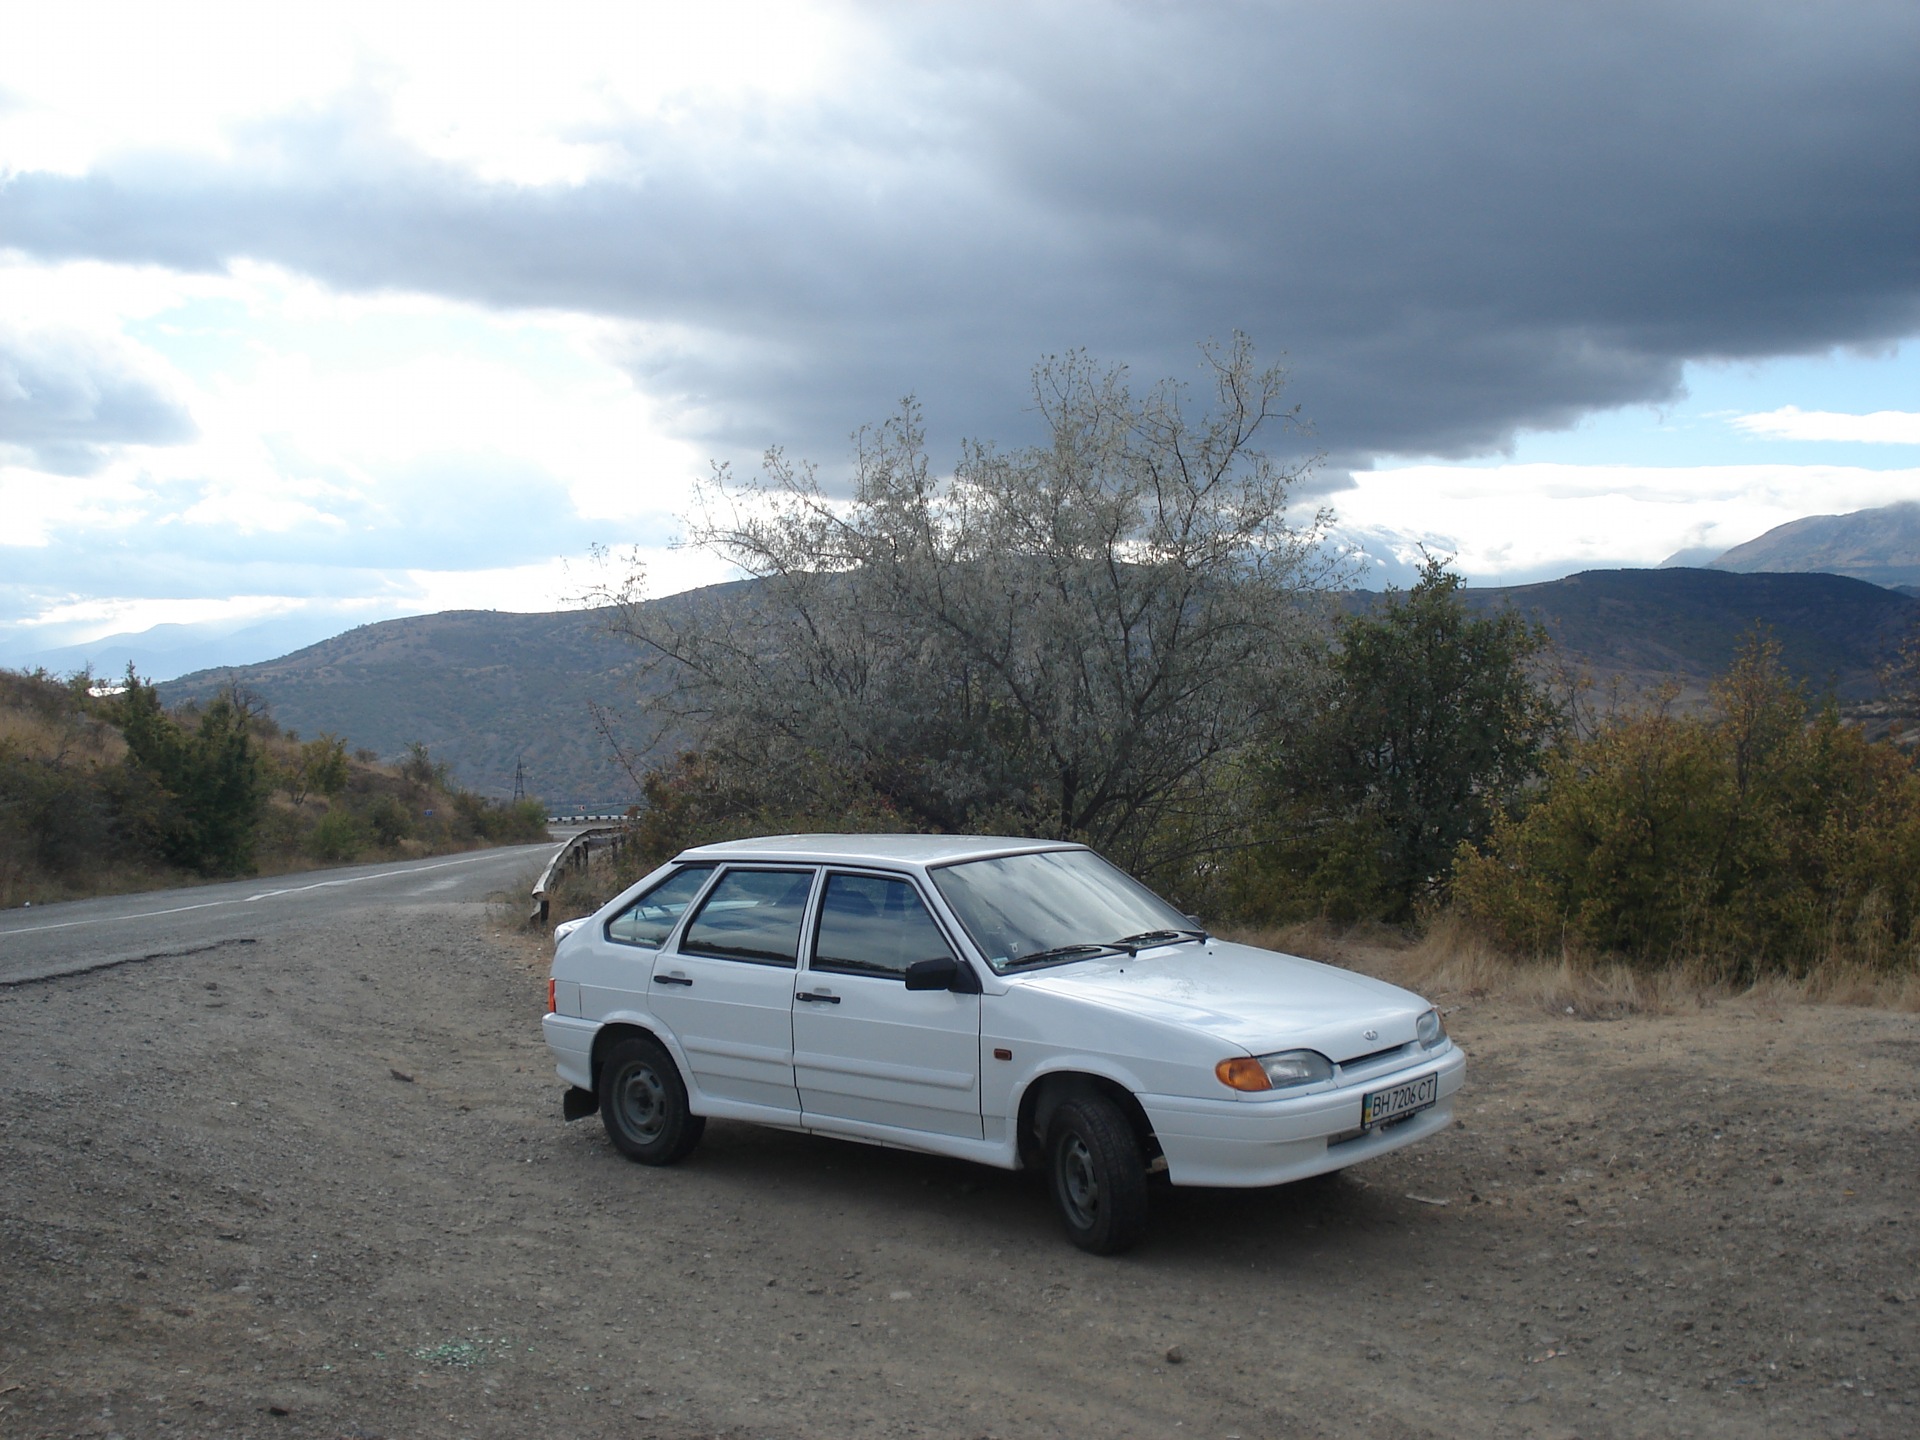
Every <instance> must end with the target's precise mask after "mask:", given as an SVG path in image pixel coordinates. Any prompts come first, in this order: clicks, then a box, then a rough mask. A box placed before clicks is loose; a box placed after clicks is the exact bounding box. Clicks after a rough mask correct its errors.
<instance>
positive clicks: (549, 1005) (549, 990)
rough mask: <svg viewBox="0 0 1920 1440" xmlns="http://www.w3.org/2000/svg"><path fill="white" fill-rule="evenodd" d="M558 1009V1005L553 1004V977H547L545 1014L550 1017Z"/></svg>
mask: <svg viewBox="0 0 1920 1440" xmlns="http://www.w3.org/2000/svg"><path fill="white" fill-rule="evenodd" d="M559 1008H560V1007H559V1006H558V1005H556V1004H554V1003H553V977H552V976H551V975H549V976H548V977H547V1013H548V1014H549V1015H551V1014H553V1013H554V1012H555V1011H556V1010H558V1009H559Z"/></svg>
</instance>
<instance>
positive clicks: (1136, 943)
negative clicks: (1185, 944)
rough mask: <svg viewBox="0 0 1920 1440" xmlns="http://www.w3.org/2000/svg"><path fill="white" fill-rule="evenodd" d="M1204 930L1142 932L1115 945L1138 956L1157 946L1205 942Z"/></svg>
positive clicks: (1122, 939) (1205, 933)
mask: <svg viewBox="0 0 1920 1440" xmlns="http://www.w3.org/2000/svg"><path fill="white" fill-rule="evenodd" d="M1206 938H1207V932H1206V931H1204V930H1142V931H1141V932H1140V933H1139V934H1138V935H1126V936H1123V937H1121V938H1120V939H1118V940H1116V941H1114V942H1113V943H1114V944H1115V945H1116V946H1117V947H1119V948H1120V949H1122V950H1125V951H1126V952H1127V953H1128V954H1129V955H1138V954H1139V953H1140V952H1141V951H1142V950H1150V949H1152V948H1153V947H1154V946H1156V945H1172V944H1174V943H1175V942H1177V941H1180V940H1205V939H1206Z"/></svg>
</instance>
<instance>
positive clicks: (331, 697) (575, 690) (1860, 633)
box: [160, 569, 1920, 809]
mask: <svg viewBox="0 0 1920 1440" xmlns="http://www.w3.org/2000/svg"><path fill="white" fill-rule="evenodd" d="M728 588H732V587H720V586H716V587H711V588H710V589H708V590H705V591H696V592H692V593H690V594H688V595H683V596H669V597H667V598H665V599H663V600H658V601H654V602H652V603H653V604H657V605H674V606H680V605H689V604H694V603H698V602H699V599H700V597H702V596H712V595H717V594H719V593H720V592H721V591H723V590H725V589H728ZM1465 594H1466V598H1467V601H1468V603H1469V604H1471V605H1473V606H1474V607H1476V608H1478V609H1483V610H1484V609H1492V608H1495V607H1498V606H1507V605H1510V606H1515V607H1518V608H1520V609H1522V610H1525V611H1527V612H1529V613H1531V614H1533V615H1535V616H1537V617H1538V618H1539V620H1540V621H1541V623H1542V624H1544V625H1545V626H1546V627H1547V629H1548V630H1549V631H1550V632H1551V633H1552V634H1553V636H1554V639H1555V641H1556V643H1557V644H1558V646H1559V648H1560V651H1561V653H1562V655H1563V656H1564V657H1565V658H1566V659H1567V660H1569V661H1570V662H1572V663H1573V664H1575V665H1576V666H1580V667H1583V668H1585V669H1587V670H1588V671H1590V672H1591V673H1592V674H1593V675H1594V676H1595V678H1596V679H1597V680H1599V681H1600V682H1601V683H1602V684H1603V685H1604V684H1606V683H1608V682H1612V681H1618V682H1619V683H1620V684H1622V685H1623V686H1625V687H1626V688H1627V689H1628V690H1630V691H1644V690H1646V689H1648V688H1651V687H1652V686H1654V685H1656V684H1658V683H1660V682H1661V681H1662V680H1665V679H1668V678H1671V679H1674V680H1677V681H1678V682H1679V683H1680V686H1681V691H1682V700H1683V701H1689V700H1698V699H1699V698H1700V697H1701V696H1703V695H1704V694H1705V691H1706V686H1707V685H1708V683H1709V682H1710V681H1711V680H1712V679H1713V678H1714V677H1715V676H1717V675H1719V674H1720V673H1722V672H1723V671H1724V670H1725V669H1726V667H1727V664H1728V662H1729V661H1730V660H1731V659H1732V658H1733V654H1734V651H1735V649H1736V648H1737V647H1738V645H1739V643H1740V641H1741V639H1742V637H1743V636H1745V635H1746V634H1747V633H1748V632H1749V631H1750V630H1751V629H1752V628H1753V627H1754V626H1755V625H1756V624H1759V625H1764V626H1766V627H1767V628H1768V629H1769V630H1771V631H1772V632H1773V634H1774V635H1775V636H1777V637H1778V638H1779V640H1780V642H1781V645H1782V649H1783V653H1784V659H1785V662H1786V664H1787V666H1788V667H1789V668H1790V669H1791V670H1792V671H1793V672H1794V673H1795V674H1796V675H1798V676H1799V677H1801V678H1802V679H1804V680H1806V681H1807V682H1808V683H1809V684H1810V685H1812V686H1813V687H1814V688H1815V689H1816V690H1823V691H1824V690H1827V689H1831V690H1833V691H1834V692H1835V693H1836V694H1838V695H1839V696H1840V697H1841V698H1842V699H1843V700H1864V699H1868V698H1871V697H1872V696H1873V695H1875V694H1876V693H1877V690H1878V680H1877V674H1876V672H1877V668H1878V667H1879V666H1880V665H1881V664H1882V663H1884V662H1885V661H1886V660H1887V659H1888V658H1890V657H1891V655H1892V653H1893V650H1894V647H1895V645H1896V644H1897V643H1898V640H1899V639H1900V637H1902V636H1903V635H1905V634H1907V633H1908V632H1909V631H1910V629H1911V628H1912V627H1913V626H1914V625H1915V623H1916V621H1917V620H1920V600H1915V599H1914V598H1912V597H1911V596H1907V595H1903V594H1897V593H1895V592H1894V591H1892V590H1887V589H1882V588H1880V587H1879V586H1875V585H1869V584H1866V583H1864V582H1862V581H1859V580H1849V579H1845V578H1842V577H1839V576H1834V575H1799V574H1759V575H1743V574H1735V573H1729V572H1726V571H1720V570H1699V569H1661V570H1588V571H1584V572H1582V573H1581V574H1578V575H1570V576H1568V577H1567V578H1566V579H1564V580H1555V581H1552V582H1550V583H1546V584H1541V585H1520V586H1513V587H1509V588H1502V589H1484V590H1468V591H1466V592H1465ZM1378 603H1379V596H1378V595H1367V594H1362V593H1356V594H1354V595H1351V596H1349V597H1348V604H1349V606H1350V608H1353V609H1356V610H1359V609H1365V608H1367V607H1368V606H1370V605H1375V604H1378ZM607 619H608V615H607V612H605V611H598V610H564V611H559V612H557V613H552V614H539V615H519V614H510V613H506V612H501V611H494V610H454V611H448V612H445V613H443V614H439V615H422V616H416V617H413V618H410V619H404V620H386V621H382V622H380V623H379V624H376V625H363V626H361V627H360V628H358V629H356V630H349V631H347V632H346V633H345V634H343V635H336V636H335V637H334V638H333V639H331V640H324V641H322V642H321V643H319V644H318V645H309V646H308V647H307V648H306V649H304V650H297V651H295V652H294V653H293V654H291V655H287V656H284V657H282V658H281V659H278V660H270V661H267V662H265V663H263V664H258V665H241V666H234V667H231V668H229V669H223V670H206V671H201V672H199V673H197V674H193V675H187V676H183V677H182V678H180V679H179V680H175V681H171V682H169V683H168V684H165V685H162V686H161V687H160V693H161V695H162V697H163V698H164V699H165V700H166V701H167V702H168V703H169V704H173V703H177V702H179V701H181V700H186V699H191V698H196V697H203V696H207V695H211V694H212V693H213V692H214V691H215V690H216V689H218V688H219V686H221V685H222V684H225V683H227V682H228V681H229V680H232V681H235V682H237V683H239V684H241V685H243V686H245V687H247V688H248V689H250V690H253V691H255V692H256V693H258V694H259V695H260V696H262V697H263V698H264V699H265V700H267V702H268V703H269V704H270V705H272V707H273V713H274V715H275V716H276V717H277V718H278V719H279V721H280V723H281V724H282V725H286V726H290V727H292V728H294V729H296V730H298V731H300V732H301V734H303V735H308V736H311V735H314V734H317V733H318V732H319V731H322V730H331V731H334V732H336V733H338V734H341V735H344V736H345V737H346V739H347V742H348V743H349V744H350V745H353V746H365V747H368V748H371V749H373V750H376V751H378V752H379V753H380V754H381V755H382V756H384V757H392V756H397V755H399V754H400V753H401V751H402V750H403V749H404V748H405V746H406V744H407V742H408V741H411V740H419V741H422V742H424V743H425V744H426V745H427V746H428V747H429V748H430V749H431V750H432V751H433V753H434V755H435V756H437V757H438V758H440V759H442V760H444V761H446V762H447V763H448V764H449V765H451V767H452V769H453V773H454V777H455V778H456V779H457V780H458V781H459V782H460V783H461V784H462V785H465V786H466V787H468V788H469V789H472V790H474V791H476V792H478V793H480V794H482V795H489V796H504V795H506V794H509V793H510V792H511V788H512V784H513V767H514V760H515V757H516V756H517V755H519V756H524V762H525V765H526V769H527V776H528V784H529V787H530V788H531V790H532V792H533V793H534V794H537V795H539V796H541V797H542V798H543V799H545V800H547V801H548V802H549V803H550V804H556V805H565V804H580V805H584V806H590V807H593V808H596V809H597V808H602V807H605V808H615V807H620V806H624V805H626V804H627V803H629V802H630V801H631V800H632V798H633V787H632V784H631V782H630V781H629V780H628V779H627V777H626V775H625V773H624V772H623V771H622V769H621V767H620V766H619V765H618V764H617V763H615V761H614V759H613V757H612V755H611V753H610V751H609V750H608V748H607V745H606V743H605V742H604V740H603V739H602V738H601V736H600V735H599V734H598V733H597V731H596V729H595V727H594V724H593V720H592V717H591V715H590V713H589V708H588V706H589V702H591V701H598V702H600V703H602V704H608V705H612V706H614V707H615V708H616V709H619V710H622V711H624V712H625V713H627V714H629V715H631V714H632V713H633V712H634V711H635V709H636V708H640V709H644V706H645V700H644V697H642V696H640V695H638V694H637V693H636V691H635V678H634V667H635V660H636V658H637V657H636V655H635V652H634V650H633V649H632V647H631V646H630V645H629V644H628V643H627V642H626V641H623V640H620V639H618V638H616V637H615V636H613V635H611V634H609V633H608V631H607V629H606V622H607Z"/></svg>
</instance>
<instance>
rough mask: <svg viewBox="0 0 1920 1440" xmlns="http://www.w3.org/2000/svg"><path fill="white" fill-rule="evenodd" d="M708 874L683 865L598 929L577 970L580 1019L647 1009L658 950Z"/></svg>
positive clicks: (700, 868) (703, 868)
mask: <svg viewBox="0 0 1920 1440" xmlns="http://www.w3.org/2000/svg"><path fill="white" fill-rule="evenodd" d="M713 871H714V867H713V866H711V865H683V866H681V867H680V868H679V869H678V870H676V871H674V872H673V873H672V874H671V875H669V876H667V878H666V879H664V880H662V881H661V882H660V883H659V884H657V885H655V886H654V887H653V888H652V889H650V890H648V891H647V892H646V894H644V895H642V896H640V897H639V898H638V899H636V900H634V901H633V902H632V903H631V904H629V905H625V906H623V907H622V908H621V909H620V911H619V913H617V914H616V915H615V916H614V917H613V918H612V919H611V920H609V921H607V922H606V924H605V925H603V926H602V927H601V930H600V934H599V935H597V936H595V937H594V938H593V941H592V948H591V950H590V951H589V953H588V955H587V957H586V958H585V960H583V961H582V962H581V963H580V967H579V976H580V1006H581V1009H580V1013H581V1014H582V1015H585V1016H587V1017H588V1018H589V1019H598V1018H600V1017H601V1016H604V1015H607V1014H609V1013H614V1012H625V1011H631V1010H634V1009H636V1008H638V1009H645V1008H646V1007H647V1006H648V1005H649V1004H650V991H651V989H652V982H653V965H654V961H655V960H656V959H657V958H658V957H659V953H660V947H661V946H662V945H664V944H666V942H667V937H668V936H669V935H671V934H672V933H673V928H674V926H676V925H678V924H679V923H680V917H681V916H682V915H684V914H685V913H686V910H687V907H688V906H689V905H691V904H692V903H693V902H694V901H695V900H696V899H698V898H699V895H700V890H701V887H702V886H704V885H705V884H706V883H707V878H708V877H709V876H710V875H712V874H713Z"/></svg>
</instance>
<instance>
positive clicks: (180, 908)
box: [0, 850, 499, 940]
mask: <svg viewBox="0 0 1920 1440" xmlns="http://www.w3.org/2000/svg"><path fill="white" fill-rule="evenodd" d="M498 853H499V852H498V851H495V850H482V851H480V852H479V853H478V854H475V855H462V856H461V857H460V858H459V859H457V860H435V861H433V862H431V863H429V864H421V865H408V866H404V867H402V868H401V869H398V870H376V871H375V872H374V873H373V874H371V875H349V876H348V877H347V878H346V879H344V880H316V881H314V883H313V884H311V885H288V886H285V887H283V888H281V889H279V890H262V891H259V892H258V893H257V894H253V895H245V896H236V897H235V898H234V899H232V900H202V901H200V902H199V903H198V904H195V905H174V906H170V907H169V908H167V909H165V910H143V911H141V912H140V913H139V914H137V915H97V916H94V917H92V918H90V919H86V920H62V921H60V922H59V923H57V924H53V925H23V926H20V927H18V928H8V929H6V930H0V940H5V939H6V938H7V936H9V935H35V934H39V933H40V932H41V931H44V930H71V929H73V928H74V927H76V926H79V925H112V924H118V923H120V922H122V921H126V920H153V919H157V918H158V917H159V916H162V915H184V914H185V913H186V912H187V911H189V910H214V909H218V908H219V907H220V906H222V905H251V904H253V902H254V901H256V900H272V899H274V898H276V897H277V896H281V895H299V894H303V893H305V892H306V891H308V890H326V889H329V888H331V887H333V886H336V885H358V884H360V882H361V881H363V880H390V879H392V878H393V877H394V876H396V875H418V874H420V873H421V872H422V871H426V870H444V869H445V868H446V867H447V866H449V865H471V864H473V863H474V862H475V861H476V860H490V859H493V858H494V857H495V856H497V855H498Z"/></svg>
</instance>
